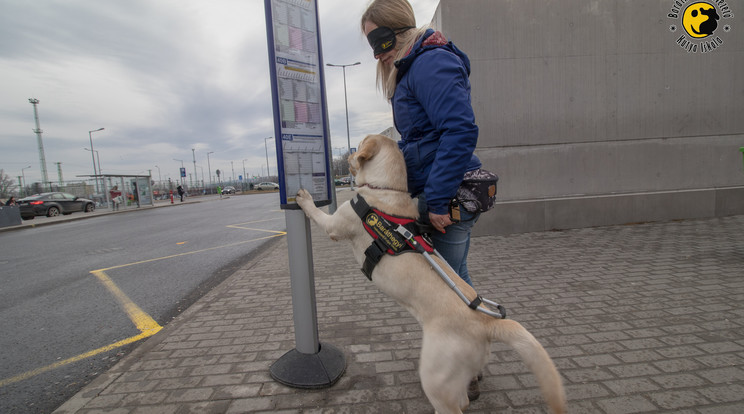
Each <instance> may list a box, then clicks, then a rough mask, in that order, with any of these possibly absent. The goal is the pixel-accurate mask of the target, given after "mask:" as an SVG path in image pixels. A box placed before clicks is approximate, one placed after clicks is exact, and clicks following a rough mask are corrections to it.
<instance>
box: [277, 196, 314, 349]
mask: <svg viewBox="0 0 744 414" xmlns="http://www.w3.org/2000/svg"><path fill="white" fill-rule="evenodd" d="M284 214H285V216H286V221H287V234H288V235H290V236H289V237H287V248H288V253H289V277H290V280H291V284H292V312H293V316H294V326H295V342H296V344H297V351H299V352H301V353H303V354H315V353H317V352H318V350H319V341H318V322H317V310H316V305H315V275H314V273H313V251H312V240H311V236H310V220H308V218H307V217H306V216H305V213H304V212H303V211H302V210H285V212H284Z"/></svg>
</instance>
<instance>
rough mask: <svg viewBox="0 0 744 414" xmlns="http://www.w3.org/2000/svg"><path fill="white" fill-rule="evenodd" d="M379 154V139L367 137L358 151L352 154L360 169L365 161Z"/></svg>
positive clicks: (371, 136) (372, 136)
mask: <svg viewBox="0 0 744 414" xmlns="http://www.w3.org/2000/svg"><path fill="white" fill-rule="evenodd" d="M378 152H380V141H379V137H376V136H374V135H367V137H365V138H364V139H363V140H362V142H361V143H360V145H359V151H357V152H356V154H354V157H355V158H356V160H357V162H358V163H359V166H360V167H361V165H362V164H364V163H365V162H366V161H369V160H371V159H372V157H374V156H375V155H377V153H378Z"/></svg>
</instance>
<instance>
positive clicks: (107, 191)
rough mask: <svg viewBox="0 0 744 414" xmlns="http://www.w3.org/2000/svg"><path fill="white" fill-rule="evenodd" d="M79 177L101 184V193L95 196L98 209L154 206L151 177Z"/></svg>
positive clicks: (118, 175) (116, 175)
mask: <svg viewBox="0 0 744 414" xmlns="http://www.w3.org/2000/svg"><path fill="white" fill-rule="evenodd" d="M79 177H93V178H95V179H96V180H97V182H98V183H99V184H98V185H99V187H98V188H99V189H100V193H98V194H96V195H94V201H95V202H96V205H97V206H98V207H104V208H110V209H112V210H113V209H115V208H118V209H130V208H139V207H140V206H143V205H150V206H152V205H154V201H153V200H154V199H153V195H152V176H150V175H122V174H97V175H85V176H79Z"/></svg>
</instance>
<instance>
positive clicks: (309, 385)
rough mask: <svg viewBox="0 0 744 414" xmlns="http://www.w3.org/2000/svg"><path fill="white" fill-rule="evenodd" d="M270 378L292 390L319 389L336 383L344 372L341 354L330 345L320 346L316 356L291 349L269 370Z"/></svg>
mask: <svg viewBox="0 0 744 414" xmlns="http://www.w3.org/2000/svg"><path fill="white" fill-rule="evenodd" d="M269 371H270V373H271V378H273V379H274V380H276V381H277V382H279V383H281V384H284V385H287V386H289V387H294V388H303V389H320V388H328V387H330V386H332V385H333V384H335V383H336V381H338V380H339V378H341V375H343V373H344V371H346V359H345V357H344V354H343V352H341V350H340V349H338V348H336V347H335V346H333V345H331V344H324V343H321V344H320V351H318V353H316V354H303V353H301V352H299V351H297V349H293V350H291V351H289V352H287V353H286V354H284V355H282V357H281V358H279V359H278V360H276V362H274V363H273V364H271V367H270V368H269Z"/></svg>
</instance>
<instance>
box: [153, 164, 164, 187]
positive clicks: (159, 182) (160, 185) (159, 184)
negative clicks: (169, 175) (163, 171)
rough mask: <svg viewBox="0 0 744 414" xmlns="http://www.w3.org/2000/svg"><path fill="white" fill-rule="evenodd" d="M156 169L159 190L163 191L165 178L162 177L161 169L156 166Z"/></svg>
mask: <svg viewBox="0 0 744 414" xmlns="http://www.w3.org/2000/svg"><path fill="white" fill-rule="evenodd" d="M155 168H157V169H158V190H162V189H163V178H162V177H161V176H160V167H158V166H157V165H156V166H155Z"/></svg>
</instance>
